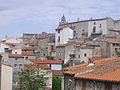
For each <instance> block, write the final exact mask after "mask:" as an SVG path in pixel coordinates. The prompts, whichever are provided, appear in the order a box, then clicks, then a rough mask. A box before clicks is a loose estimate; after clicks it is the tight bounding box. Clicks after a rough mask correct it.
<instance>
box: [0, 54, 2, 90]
mask: <svg viewBox="0 0 120 90" xmlns="http://www.w3.org/2000/svg"><path fill="white" fill-rule="evenodd" d="M1 71H2V55H0V90H1V74H2V72H1Z"/></svg>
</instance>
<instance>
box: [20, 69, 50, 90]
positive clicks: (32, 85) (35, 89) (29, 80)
mask: <svg viewBox="0 0 120 90" xmlns="http://www.w3.org/2000/svg"><path fill="white" fill-rule="evenodd" d="M39 72H41V73H39ZM46 74H47V72H45V71H44V72H43V71H41V70H38V69H25V70H22V71H21V72H19V86H20V87H19V88H20V90H39V89H40V88H42V87H43V86H46V81H47V80H48V77H45V75H46Z"/></svg>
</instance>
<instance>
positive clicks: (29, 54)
mask: <svg viewBox="0 0 120 90" xmlns="http://www.w3.org/2000/svg"><path fill="white" fill-rule="evenodd" d="M22 55H27V56H35V54H34V53H33V52H31V51H22Z"/></svg>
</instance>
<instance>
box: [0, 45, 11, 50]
mask: <svg viewBox="0 0 120 90" xmlns="http://www.w3.org/2000/svg"><path fill="white" fill-rule="evenodd" d="M5 48H10V47H9V46H8V45H6V44H5V43H0V52H5V50H4V49H5Z"/></svg>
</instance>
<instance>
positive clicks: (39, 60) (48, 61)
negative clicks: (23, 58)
mask: <svg viewBox="0 0 120 90" xmlns="http://www.w3.org/2000/svg"><path fill="white" fill-rule="evenodd" d="M31 61H32V62H33V63H39V64H62V63H61V62H60V61H59V60H41V59H32V60H31Z"/></svg>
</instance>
